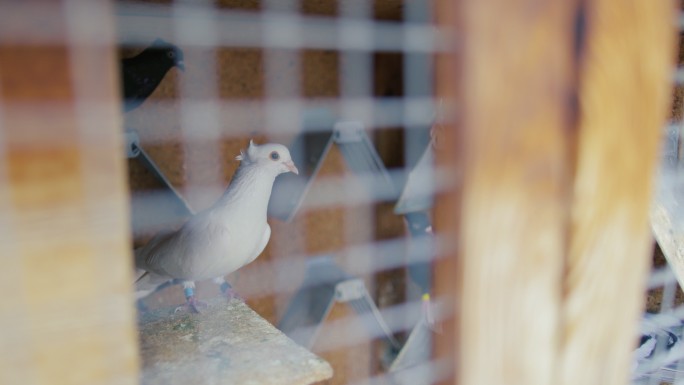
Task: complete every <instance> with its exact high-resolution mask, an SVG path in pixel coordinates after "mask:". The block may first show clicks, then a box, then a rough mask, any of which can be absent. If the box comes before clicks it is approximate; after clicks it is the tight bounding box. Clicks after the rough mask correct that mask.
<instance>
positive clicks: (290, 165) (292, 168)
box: [283, 160, 299, 175]
mask: <svg viewBox="0 0 684 385" xmlns="http://www.w3.org/2000/svg"><path fill="white" fill-rule="evenodd" d="M283 164H285V167H287V169H288V170H290V172H293V173H295V174H297V175H299V170H297V166H295V164H294V162H293V161H291V160H288V161H287V162H284V163H283Z"/></svg>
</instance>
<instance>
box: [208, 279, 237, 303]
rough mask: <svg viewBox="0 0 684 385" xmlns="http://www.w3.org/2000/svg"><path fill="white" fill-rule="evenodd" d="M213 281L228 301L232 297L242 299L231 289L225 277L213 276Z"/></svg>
mask: <svg viewBox="0 0 684 385" xmlns="http://www.w3.org/2000/svg"><path fill="white" fill-rule="evenodd" d="M214 283H215V284H217V285H219V289H221V293H223V295H225V296H226V297H227V298H228V301H230V300H231V299H233V298H235V299H238V300H240V301H244V299H242V297H240V296H239V295H238V293H237V292H236V291H235V290H234V289H233V287H232V286H230V284H229V283H228V281H226V278H225V277H218V278H214Z"/></svg>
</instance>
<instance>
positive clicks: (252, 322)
mask: <svg viewBox="0 0 684 385" xmlns="http://www.w3.org/2000/svg"><path fill="white" fill-rule="evenodd" d="M207 302H208V304H209V306H208V308H206V309H205V310H204V311H203V312H202V313H201V314H186V313H181V314H173V309H164V310H160V311H154V312H151V313H148V314H145V315H144V316H143V317H141V319H140V321H139V333H140V350H141V356H142V361H143V362H142V365H143V367H142V379H141V383H142V384H144V385H152V384H160V385H161V384H164V385H174V384H183V385H185V384H197V385H203V384H212V385H223V384H226V385H228V384H241V385H308V384H313V383H316V382H320V381H325V380H327V379H330V378H331V377H332V374H333V371H332V368H331V367H330V365H329V364H328V363H327V362H326V361H324V360H322V359H321V358H319V357H317V356H316V355H314V354H313V353H312V352H310V351H308V350H306V349H305V348H303V347H301V346H299V345H297V344H296V343H294V342H293V341H292V340H290V339H289V338H288V337H287V336H285V335H284V334H283V333H282V332H280V331H279V330H278V329H276V328H275V327H273V325H271V324H270V323H268V322H267V321H266V320H264V319H263V318H261V317H260V316H259V315H258V314H257V313H256V312H254V311H253V310H252V309H250V308H249V307H248V306H247V305H245V304H244V303H243V302H241V301H239V300H235V299H234V300H231V301H230V302H227V301H226V299H225V298H216V299H213V300H209V301H207Z"/></svg>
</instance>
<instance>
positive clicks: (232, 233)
mask: <svg viewBox="0 0 684 385" xmlns="http://www.w3.org/2000/svg"><path fill="white" fill-rule="evenodd" d="M266 226H267V223H266V221H256V222H252V223H249V224H244V223H243V224H241V225H240V226H230V227H229V228H228V229H227V231H225V232H224V233H223V234H222V237H220V239H216V240H215V242H216V243H215V244H214V245H212V247H210V248H209V250H207V253H206V254H205V255H204V256H198V257H199V258H200V259H203V260H204V261H202V262H200V263H199V264H198V266H195V267H196V269H195V270H196V271H195V272H194V273H193V275H197V277H195V278H194V279H195V280H204V279H210V278H216V277H220V276H225V275H227V274H230V273H232V272H234V271H236V270H237V269H239V268H241V267H242V266H244V265H246V264H247V263H249V262H251V261H252V260H254V257H256V256H255V255H253V254H254V252H255V249H256V248H257V246H258V244H259V243H260V242H261V240H262V238H263V234H264V231H265V230H266Z"/></svg>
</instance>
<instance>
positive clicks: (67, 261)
mask: <svg viewBox="0 0 684 385" xmlns="http://www.w3.org/2000/svg"><path fill="white" fill-rule="evenodd" d="M112 17H113V13H112V9H111V8H110V4H109V3H108V2H83V1H81V2H79V1H71V2H67V1H65V2H51V1H42V2H41V1H32V2H5V3H3V4H0V24H1V26H0V30H1V31H0V158H1V159H2V160H1V161H0V244H1V245H2V247H1V248H0V261H2V268H0V289H1V291H2V300H1V301H0V383H1V384H50V385H59V384H65V385H67V384H69V385H75V384H83V385H90V384H135V383H137V380H138V361H137V338H136V333H135V323H134V319H135V318H134V307H133V303H132V294H131V290H132V287H131V285H130V283H131V279H132V274H131V273H132V267H131V262H132V259H131V258H132V257H131V255H130V242H129V225H128V223H129V221H128V210H129V208H128V203H127V201H128V192H127V187H126V185H127V184H126V173H125V168H124V167H125V164H124V149H123V145H122V143H121V141H122V135H121V130H122V128H121V115H120V111H119V106H120V104H119V102H118V89H117V88H118V84H117V79H116V71H118V69H117V65H116V60H117V58H116V55H115V50H114V43H115V37H114V31H113V27H112V26H113V23H112Z"/></svg>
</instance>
